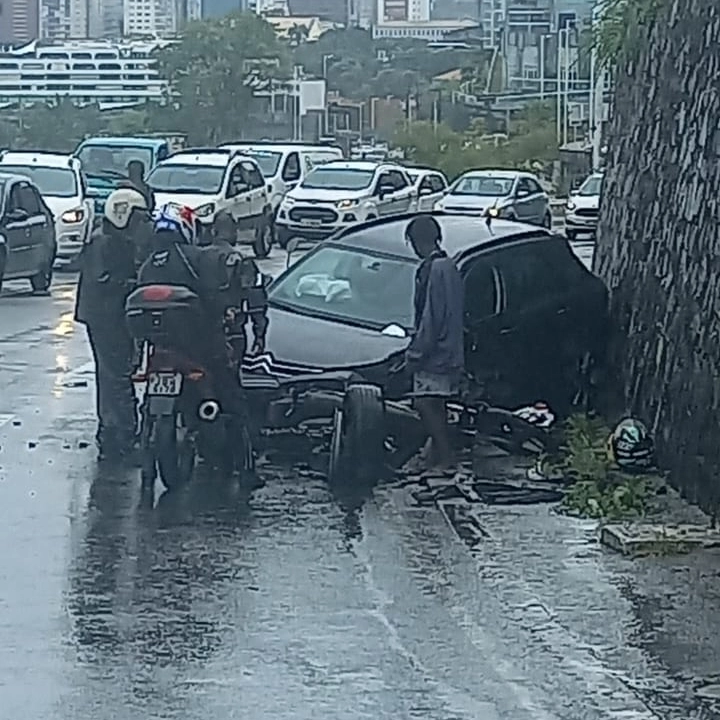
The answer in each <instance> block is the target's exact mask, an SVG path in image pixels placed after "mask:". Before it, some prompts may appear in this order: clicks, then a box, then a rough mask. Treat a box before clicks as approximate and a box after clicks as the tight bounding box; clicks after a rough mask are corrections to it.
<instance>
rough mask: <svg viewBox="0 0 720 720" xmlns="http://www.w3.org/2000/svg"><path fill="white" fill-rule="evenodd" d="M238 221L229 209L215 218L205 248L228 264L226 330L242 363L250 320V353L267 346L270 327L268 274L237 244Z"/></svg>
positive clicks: (239, 362)
mask: <svg viewBox="0 0 720 720" xmlns="http://www.w3.org/2000/svg"><path fill="white" fill-rule="evenodd" d="M235 235H236V233H235V222H234V221H233V219H232V216H231V215H230V214H229V213H227V212H221V213H219V214H218V216H217V217H216V218H215V221H214V222H213V225H212V228H211V231H210V241H211V244H210V245H209V246H208V247H207V249H206V252H209V253H213V254H216V255H217V256H218V259H219V260H220V262H221V263H224V264H225V266H226V267H227V268H228V287H227V289H226V291H225V293H224V297H225V302H226V306H225V332H226V334H227V338H228V342H229V343H230V347H231V348H232V352H233V359H234V361H235V363H236V364H237V366H238V367H239V366H240V364H241V363H242V359H243V358H244V357H245V355H246V353H247V352H248V332H247V330H248V324H249V325H250V326H251V327H252V332H253V343H252V347H251V348H250V353H251V354H253V355H257V354H259V353H262V352H264V350H265V336H266V334H267V328H268V317H267V292H266V290H265V276H264V275H263V274H262V273H261V272H260V269H259V268H258V266H257V264H256V262H255V260H254V259H253V258H249V257H245V256H243V255H242V254H241V253H240V252H239V250H238V249H237V247H236V246H235Z"/></svg>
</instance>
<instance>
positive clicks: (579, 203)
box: [565, 172, 603, 240]
mask: <svg viewBox="0 0 720 720" xmlns="http://www.w3.org/2000/svg"><path fill="white" fill-rule="evenodd" d="M602 179H603V175H602V173H600V172H596V173H593V174H592V175H591V176H590V177H589V178H587V180H585V182H584V183H583V184H582V185H581V186H580V187H579V188H578V189H577V190H574V191H573V192H571V193H570V197H569V198H568V201H567V204H566V205H565V235H566V236H567V239H568V240H575V239H576V238H577V236H578V235H581V234H583V233H586V234H589V235H593V236H594V235H595V233H596V231H597V225H598V213H599V211H600V190H601V188H602Z"/></svg>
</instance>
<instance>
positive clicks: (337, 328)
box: [243, 307, 409, 377]
mask: <svg viewBox="0 0 720 720" xmlns="http://www.w3.org/2000/svg"><path fill="white" fill-rule="evenodd" d="M268 320H269V325H268V332H267V336H266V342H265V349H266V352H265V353H264V354H263V355H261V356H259V357H256V358H251V359H248V360H246V361H245V362H244V363H243V366H244V367H245V368H246V369H255V370H264V371H266V372H268V373H270V374H271V375H275V376H278V377H290V376H292V375H296V374H302V373H310V372H322V371H329V370H356V369H361V368H363V367H367V366H370V365H375V364H377V363H381V362H383V361H385V360H387V359H388V358H389V357H390V356H391V355H394V354H396V353H399V352H401V351H403V350H404V349H405V348H406V347H407V345H408V342H409V338H399V337H393V336H391V335H383V334H382V333H380V332H378V331H377V330H369V329H367V328H360V327H357V326H355V325H346V324H344V323H339V322H335V321H333V320H324V319H320V318H315V317H311V316H308V315H301V314H299V313H294V312H290V311H287V310H283V309H280V308H276V307H270V308H269V309H268Z"/></svg>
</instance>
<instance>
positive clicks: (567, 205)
mask: <svg viewBox="0 0 720 720" xmlns="http://www.w3.org/2000/svg"><path fill="white" fill-rule="evenodd" d="M565 207H566V208H567V209H568V210H574V209H575V203H574V202H573V201H572V200H568V201H567V204H566V205H565Z"/></svg>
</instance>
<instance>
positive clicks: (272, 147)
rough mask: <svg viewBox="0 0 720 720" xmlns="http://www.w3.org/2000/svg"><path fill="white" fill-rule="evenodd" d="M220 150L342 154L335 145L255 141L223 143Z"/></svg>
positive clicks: (340, 149)
mask: <svg viewBox="0 0 720 720" xmlns="http://www.w3.org/2000/svg"><path fill="white" fill-rule="evenodd" d="M219 147H220V148H230V149H232V150H235V149H237V150H248V149H251V148H252V149H253V150H266V151H267V152H273V151H274V152H293V151H298V150H312V151H315V152H317V151H320V150H325V151H329V152H333V153H336V152H340V153H341V154H342V148H339V147H337V146H335V145H312V144H310V145H305V144H299V143H298V144H293V143H281V142H278V143H275V142H262V141H259V142H253V141H251V140H250V141H242V142H229V143H223V144H222V145H220V146H219Z"/></svg>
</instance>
